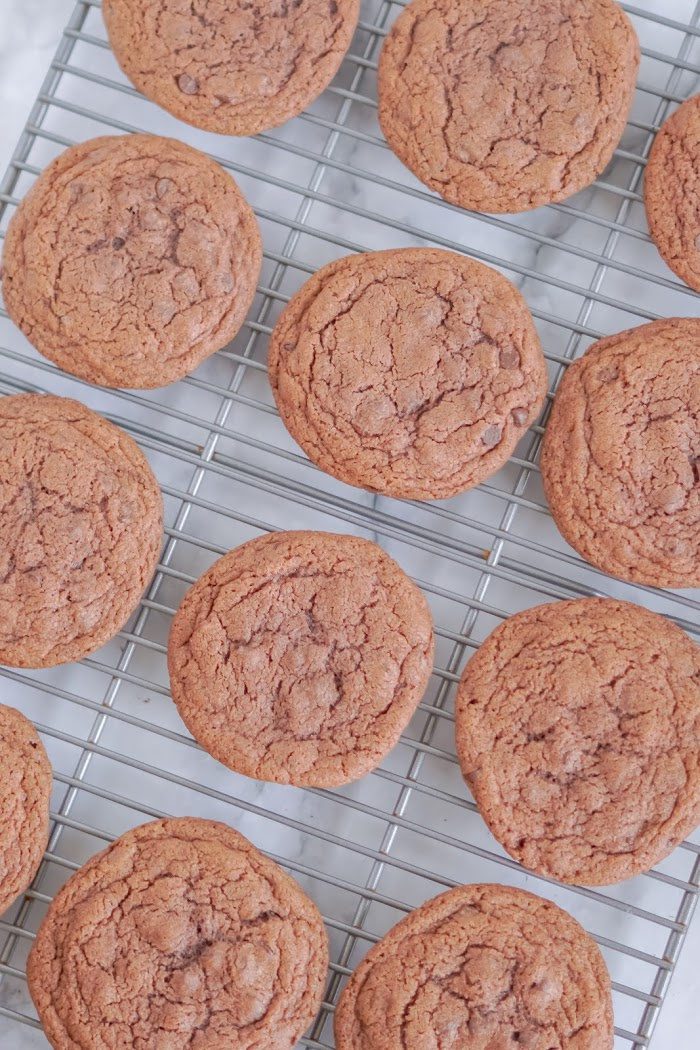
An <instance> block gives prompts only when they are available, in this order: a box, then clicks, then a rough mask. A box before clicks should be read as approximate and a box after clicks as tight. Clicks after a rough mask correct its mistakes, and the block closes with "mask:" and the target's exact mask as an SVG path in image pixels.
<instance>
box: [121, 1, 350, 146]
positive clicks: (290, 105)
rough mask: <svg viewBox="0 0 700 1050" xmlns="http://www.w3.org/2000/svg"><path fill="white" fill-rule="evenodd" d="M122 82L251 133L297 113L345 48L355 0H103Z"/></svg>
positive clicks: (191, 114)
mask: <svg viewBox="0 0 700 1050" xmlns="http://www.w3.org/2000/svg"><path fill="white" fill-rule="evenodd" d="M102 12H103V14H104V19H105V22H106V25H107V31H108V33H109V40H110V43H111V45H112V48H113V50H114V54H115V55H116V58H117V61H118V62H119V65H120V66H121V67H122V69H123V70H124V72H125V73H126V75H127V76H128V77H129V79H130V80H131V82H132V83H133V84H135V86H136V87H137V88H138V89H139V91H142V92H143V93H144V95H146V97H147V98H150V99H151V100H152V101H153V102H157V103H158V105H159V106H162V107H163V109H167V110H168V112H169V113H173V114H174V115H175V116H176V117H179V118H180V120H185V121H187V123H188V124H194V125H195V126H196V127H198V128H206V129H207V130H208V131H218V132H220V133H221V134H223V135H255V134H256V133H257V132H258V131H263V130H264V129H265V128H273V127H276V126H277V125H278V124H283V123H284V121H285V120H289V118H290V117H294V116H296V115H297V113H301V111H302V110H303V109H306V107H307V106H308V105H309V103H311V102H313V100H314V99H315V98H317V97H318V95H320V94H321V92H322V91H324V90H325V88H326V87H327V86H328V85H329V84H330V82H331V80H332V79H333V77H334V76H335V74H336V73H337V71H338V69H339V68H340V64H341V62H342V61H343V58H344V57H345V52H346V51H347V49H348V47H349V46H350V41H351V40H352V35H353V33H354V32H355V26H356V25H357V19H358V16H359V13H360V0H303V3H302V2H300V0H291V2H290V0H217V2H216V3H209V2H205V0H195V2H194V3H191V2H190V0H103V4H102Z"/></svg>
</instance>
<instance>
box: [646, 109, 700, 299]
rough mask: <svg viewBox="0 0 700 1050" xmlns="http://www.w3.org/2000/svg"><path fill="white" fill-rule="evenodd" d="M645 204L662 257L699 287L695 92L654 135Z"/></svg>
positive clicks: (699, 155)
mask: <svg viewBox="0 0 700 1050" xmlns="http://www.w3.org/2000/svg"><path fill="white" fill-rule="evenodd" d="M644 205H645V208H646V213H647V219H648V222H649V231H650V233H651V236H652V238H653V240H654V243H655V244H656V247H657V248H658V249H659V252H660V253H661V255H662V257H663V259H664V261H665V262H666V263H667V264H668V266H670V267H671V269H672V270H673V271H674V273H677V274H678V276H679V277H681V278H682V279H683V280H684V281H685V283H686V284H688V285H690V287H691V288H694V289H695V291H696V292H700V95H695V96H694V97H693V98H689V99H688V100H687V101H686V102H684V103H683V105H682V106H680V108H679V109H677V110H676V112H675V113H673V114H672V115H671V116H670V117H669V118H668V120H667V121H666V122H665V123H664V125H663V126H662V128H661V130H660V131H659V133H658V135H657V136H656V138H655V139H654V145H653V146H652V150H651V153H650V155H649V161H648V163H647V166H646V171H645V173H644Z"/></svg>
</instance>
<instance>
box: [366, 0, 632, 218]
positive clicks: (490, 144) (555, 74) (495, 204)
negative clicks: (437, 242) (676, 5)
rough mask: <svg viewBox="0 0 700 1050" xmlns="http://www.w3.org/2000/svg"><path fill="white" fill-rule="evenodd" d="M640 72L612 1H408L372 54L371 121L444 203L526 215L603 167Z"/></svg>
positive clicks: (624, 21)
mask: <svg viewBox="0 0 700 1050" xmlns="http://www.w3.org/2000/svg"><path fill="white" fill-rule="evenodd" d="M638 66H639V44H638V42H637V38H636V36H635V33H634V29H633V28H632V24H631V23H630V21H629V19H628V18H627V17H626V15H625V14H624V13H623V11H622V10H621V8H620V7H619V6H618V4H616V3H614V2H613V0H413V3H411V4H409V5H408V7H407V8H406V10H405V11H404V12H403V13H402V14H401V15H400V17H399V18H398V19H397V21H396V22H395V24H394V26H393V27H392V29H391V31H390V33H389V35H388V37H387V39H386V42H385V44H384V48H383V50H382V53H381V57H380V61H379V82H378V83H379V121H380V123H381V126H382V130H383V131H384V134H385V136H386V138H387V141H388V143H389V145H390V146H391V148H392V149H393V151H394V152H395V153H396V154H397V156H398V157H399V159H400V160H402V161H403V163H404V164H406V166H407V167H408V168H410V170H411V171H412V172H413V173H414V174H415V175H416V176H417V177H418V178H419V179H420V180H421V181H422V182H424V183H426V185H428V186H429V187H430V188H431V189H433V190H435V191H436V192H437V193H439V194H440V195H441V196H443V197H444V198H445V199H446V200H448V201H450V202H451V203H453V204H457V205H460V206H461V207H463V208H471V209H473V210H474V211H482V212H519V211H525V210H527V209H529V208H536V207H538V206H539V205H541V204H549V203H552V202H553V201H561V200H564V199H565V198H566V197H570V196H571V195H572V194H574V193H577V192H578V191H579V190H581V189H583V188H584V187H585V186H588V185H590V183H592V182H593V180H594V179H595V178H596V176H597V175H599V174H600V173H601V172H602V171H603V169H604V168H605V166H606V165H607V163H608V161H609V160H610V159H611V157H612V155H613V152H614V150H615V147H616V146H617V144H618V142H619V140H620V137H621V135H622V132H623V130H624V127H625V122H626V120H627V114H628V112H629V109H630V106H631V104H632V96H633V93H634V86H635V80H636V76H637V68H638Z"/></svg>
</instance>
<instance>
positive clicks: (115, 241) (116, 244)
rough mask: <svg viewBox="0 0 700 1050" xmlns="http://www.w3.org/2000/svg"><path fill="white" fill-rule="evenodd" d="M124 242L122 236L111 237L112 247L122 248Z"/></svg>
mask: <svg viewBox="0 0 700 1050" xmlns="http://www.w3.org/2000/svg"><path fill="white" fill-rule="evenodd" d="M125 244H126V241H125V240H124V238H123V237H114V238H113V239H112V247H113V248H123V247H124V245H125Z"/></svg>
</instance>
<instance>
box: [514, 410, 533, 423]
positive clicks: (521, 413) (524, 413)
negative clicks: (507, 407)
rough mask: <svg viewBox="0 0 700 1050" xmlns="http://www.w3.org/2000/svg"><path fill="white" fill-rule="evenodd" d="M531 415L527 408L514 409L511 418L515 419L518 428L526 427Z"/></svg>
mask: <svg viewBox="0 0 700 1050" xmlns="http://www.w3.org/2000/svg"><path fill="white" fill-rule="evenodd" d="M529 414H530V413H529V412H528V410H527V409H526V408H514V409H513V411H512V412H511V416H512V417H513V422H514V423H515V425H516V427H524V426H525V424H526V423H527V417H528V416H529Z"/></svg>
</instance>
